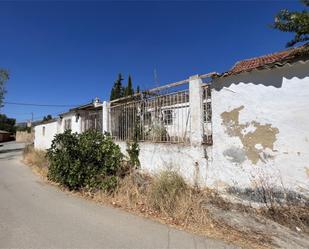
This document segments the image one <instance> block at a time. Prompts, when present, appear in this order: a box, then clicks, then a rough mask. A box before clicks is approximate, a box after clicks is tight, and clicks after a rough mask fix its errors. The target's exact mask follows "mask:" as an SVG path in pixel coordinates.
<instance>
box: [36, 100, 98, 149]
mask: <svg viewBox="0 0 309 249" xmlns="http://www.w3.org/2000/svg"><path fill="white" fill-rule="evenodd" d="M89 129H96V130H99V131H102V103H101V102H100V101H99V99H98V98H96V99H95V100H94V101H92V102H90V103H88V104H86V105H82V106H78V107H76V108H73V109H70V110H69V111H68V112H65V113H61V114H60V115H59V117H58V118H57V119H52V120H50V121H47V122H42V123H40V124H39V125H36V126H35V127H34V132H35V134H34V136H35V138H34V147H35V148H36V149H48V148H49V147H50V146H51V143H52V140H53V139H54V137H55V135H56V134H58V133H63V132H64V131H65V130H71V131H72V132H77V133H82V132H84V131H86V130H89Z"/></svg>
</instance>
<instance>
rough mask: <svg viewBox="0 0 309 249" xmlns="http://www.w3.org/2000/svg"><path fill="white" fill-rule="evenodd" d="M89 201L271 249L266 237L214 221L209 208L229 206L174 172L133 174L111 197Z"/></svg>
mask: <svg viewBox="0 0 309 249" xmlns="http://www.w3.org/2000/svg"><path fill="white" fill-rule="evenodd" d="M92 198H93V199H95V200H96V201H100V202H104V203H111V204H112V205H113V206H115V207H121V208H123V209H126V210H129V211H131V212H134V213H139V214H141V215H143V216H145V217H151V218H152V219H156V220H158V221H160V222H163V223H167V224H169V225H172V226H174V227H177V228H180V229H185V230H188V231H191V232H193V233H196V234H199V235H207V236H208V237H213V238H217V239H222V240H225V241H227V242H231V243H234V244H237V245H240V246H243V247H245V248H271V246H270V242H271V241H270V238H269V237H268V236H266V235H265V234H259V233H254V232H244V231H240V230H238V229H237V228H235V227H231V226H229V225H227V224H225V223H224V222H222V221H219V220H216V219H214V218H213V217H212V216H211V215H210V213H209V210H208V207H209V206H210V207H211V206H213V205H215V206H218V207H219V208H220V209H222V210H223V211H224V210H227V209H230V204H229V203H228V202H226V201H224V200H223V199H222V198H221V197H220V196H219V195H218V194H217V193H216V192H214V191H212V190H209V189H204V190H203V191H201V190H196V189H194V188H191V187H190V186H188V185H187V184H186V183H185V182H184V180H183V179H182V178H181V177H180V176H179V175H178V174H177V173H175V172H170V171H168V172H162V173H161V174H159V175H158V176H157V177H155V178H150V177H149V176H145V175H140V174H137V173H135V174H132V175H129V176H127V177H125V178H124V179H123V180H121V182H120V184H119V187H118V189H117V191H116V192H115V193H114V194H113V196H109V195H106V194H104V193H102V192H99V193H96V194H94V195H93V196H92Z"/></svg>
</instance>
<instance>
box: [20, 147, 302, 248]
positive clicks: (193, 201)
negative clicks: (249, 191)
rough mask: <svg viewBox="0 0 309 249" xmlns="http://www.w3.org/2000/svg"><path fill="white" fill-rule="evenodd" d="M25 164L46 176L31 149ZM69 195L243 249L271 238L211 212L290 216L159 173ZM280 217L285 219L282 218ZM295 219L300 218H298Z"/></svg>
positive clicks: (172, 174) (40, 159)
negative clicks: (111, 189)
mask: <svg viewBox="0 0 309 249" xmlns="http://www.w3.org/2000/svg"><path fill="white" fill-rule="evenodd" d="M24 162H25V163H27V164H30V165H31V166H32V168H33V169H34V170H35V171H36V172H37V173H39V174H41V175H43V176H46V175H47V171H48V162H47V160H46V157H45V153H44V152H42V151H36V150H34V149H33V148H31V147H30V148H27V149H25V152H24ZM71 193H73V194H74V195H77V196H81V197H83V198H87V199H91V200H94V201H97V202H101V203H105V204H110V205H112V206H113V207H117V208H122V209H125V210H127V211H129V212H132V213H135V214H139V215H142V216H144V217H148V218H151V219H155V220H157V221H159V222H162V223H166V224H169V225H171V226H174V227H177V228H179V229H184V230H187V231H190V232H193V233H196V234H199V235H206V236H208V237H212V238H216V239H222V240H224V241H226V242H229V243H233V244H236V245H239V246H241V247H243V248H256V249H260V248H273V245H272V240H271V236H270V235H268V234H265V232H259V231H255V230H250V229H247V230H246V229H241V228H239V227H237V226H233V225H231V224H227V223H226V222H225V221H224V220H221V219H218V218H217V217H215V216H213V215H212V213H211V210H212V209H214V210H216V211H218V210H219V212H221V213H223V214H224V212H230V211H231V210H237V212H238V213H240V214H245V213H251V214H253V215H256V214H262V215H263V216H265V217H267V218H270V219H273V220H275V221H276V220H277V221H282V222H281V224H283V223H288V222H289V218H291V217H289V215H291V213H289V212H288V211H287V210H281V211H282V214H281V216H280V217H279V214H280V212H276V215H277V218H276V219H275V218H274V214H272V213H270V212H269V211H267V210H259V211H257V210H256V209H253V208H250V207H247V206H244V205H241V204H238V205H237V204H232V203H230V202H228V201H226V200H224V199H223V198H222V197H221V196H220V195H219V194H218V193H217V192H215V191H213V190H210V189H203V190H198V189H194V188H192V187H190V186H189V185H187V184H186V183H185V182H184V180H183V179H182V177H180V176H179V175H178V174H177V173H176V172H171V171H166V172H162V173H161V174H159V175H158V176H156V177H154V178H152V177H149V176H148V175H144V174H140V173H137V172H133V173H130V174H128V175H126V176H125V177H123V178H120V179H119V182H118V187H117V189H116V191H114V192H113V193H106V192H103V191H98V192H95V193H94V192H89V191H80V192H76V191H75V192H71ZM278 211H279V210H278ZM303 211H304V212H306V211H307V210H303ZM306 214H307V213H303V214H302V216H301V217H304V219H305V221H306V222H308V216H306ZM283 216H284V217H285V219H283V218H282V217H283ZM292 217H294V216H292ZM297 217H300V216H299V214H298V216H297ZM283 220H285V221H283ZM279 223H280V222H279ZM283 225H286V224H283Z"/></svg>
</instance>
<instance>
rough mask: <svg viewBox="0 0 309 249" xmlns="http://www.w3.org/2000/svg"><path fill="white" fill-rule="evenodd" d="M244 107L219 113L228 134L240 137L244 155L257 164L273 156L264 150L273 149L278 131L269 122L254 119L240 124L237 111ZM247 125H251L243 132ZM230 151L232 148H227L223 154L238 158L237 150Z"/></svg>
mask: <svg viewBox="0 0 309 249" xmlns="http://www.w3.org/2000/svg"><path fill="white" fill-rule="evenodd" d="M244 108H245V107H244V106H240V107H238V108H235V109H233V110H232V111H229V112H223V113H222V114H221V118H222V124H223V125H224V126H225V129H226V132H227V134H228V135H229V136H235V137H238V138H239V139H240V141H241V143H242V145H243V149H244V151H245V155H246V157H247V158H248V159H249V160H250V161H251V162H252V163H253V164H257V162H258V161H259V160H261V161H263V162H266V161H265V159H271V158H272V157H273V156H272V155H271V154H269V153H267V152H266V151H265V150H266V149H270V150H271V151H274V143H275V142H276V135H277V134H278V133H279V129H278V128H276V127H272V125H271V124H261V123H259V122H256V121H251V122H247V123H245V124H240V123H239V113H240V111H241V110H243V109H244ZM248 127H251V129H250V130H251V131H249V132H247V133H245V130H246V128H248ZM252 128H253V129H252ZM231 149H232V148H231ZM230 152H233V150H229V151H228V153H225V154H224V155H225V156H228V157H229V158H238V156H239V153H238V152H236V154H235V153H232V154H233V155H231V153H230ZM261 154H262V156H261ZM232 160H234V159H232Z"/></svg>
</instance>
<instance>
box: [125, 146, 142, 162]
mask: <svg viewBox="0 0 309 249" xmlns="http://www.w3.org/2000/svg"><path fill="white" fill-rule="evenodd" d="M139 151H140V148H139V144H138V143H137V142H136V141H134V142H131V143H130V142H128V143H127V152H128V155H129V163H130V166H131V167H135V168H138V167H140V165H141V164H140V161H139V158H138V157H139Z"/></svg>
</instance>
